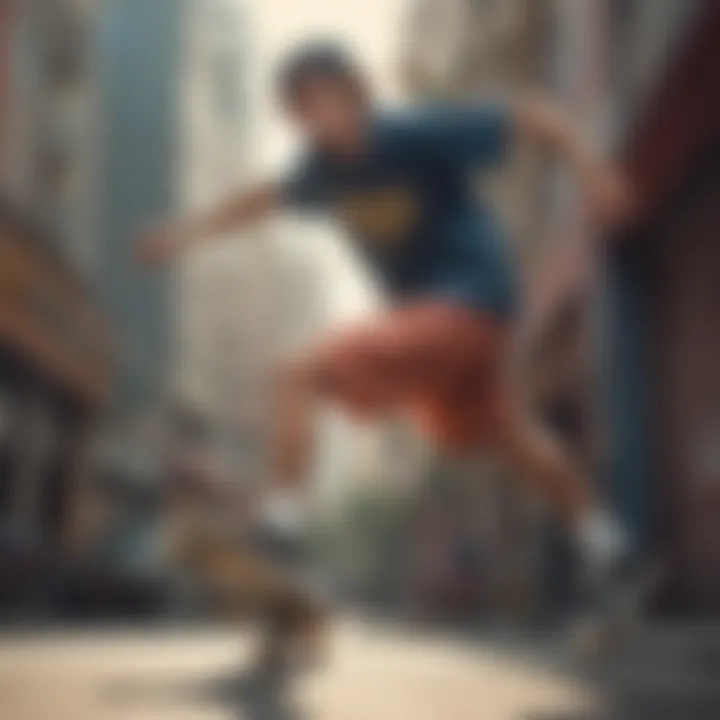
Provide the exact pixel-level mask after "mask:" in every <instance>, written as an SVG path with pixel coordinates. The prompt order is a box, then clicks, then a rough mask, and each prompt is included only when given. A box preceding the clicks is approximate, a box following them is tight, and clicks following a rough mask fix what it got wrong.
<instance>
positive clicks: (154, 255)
mask: <svg viewBox="0 0 720 720" xmlns="http://www.w3.org/2000/svg"><path fill="white" fill-rule="evenodd" d="M180 250H181V242H180V233H179V232H178V230H177V228H175V227H173V226H170V225H166V226H162V227H160V228H158V229H155V230H152V231H150V232H149V233H147V234H145V235H142V236H141V237H140V238H139V240H138V241H137V243H136V244H135V247H134V250H133V254H134V257H135V260H136V261H137V262H138V263H140V264H142V265H145V266H148V267H154V266H157V265H160V264H162V263H164V262H167V261H168V260H171V259H172V258H173V257H174V256H175V255H177V254H178V252H179V251H180Z"/></svg>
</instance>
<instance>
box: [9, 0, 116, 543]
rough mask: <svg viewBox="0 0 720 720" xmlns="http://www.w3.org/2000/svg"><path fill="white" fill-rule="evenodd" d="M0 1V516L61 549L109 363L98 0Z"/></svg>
mask: <svg viewBox="0 0 720 720" xmlns="http://www.w3.org/2000/svg"><path fill="white" fill-rule="evenodd" d="M2 12H3V24H2V41H1V42H0V57H1V58H2V62H1V69H0V73H1V76H2V78H3V81H2V93H3V96H2V107H3V110H2V121H1V123H0V125H1V127H2V140H1V141H0V145H1V146H2V149H3V150H2V161H1V162H0V254H1V255H2V258H1V259H0V267H1V268H2V270H1V271H0V408H1V411H0V415H1V416H2V423H1V425H2V431H1V432H0V515H1V518H0V527H1V528H2V530H3V537H5V534H4V533H5V532H9V533H10V534H11V535H14V536H15V537H16V538H22V542H21V543H20V544H21V545H22V544H23V543H24V546H25V547H26V548H29V547H34V548H35V549H41V550H42V549H44V550H48V549H49V548H54V549H57V550H60V551H61V552H62V550H63V549H64V547H65V545H64V542H65V541H66V540H67V539H68V538H67V535H68V534H69V533H70V532H71V530H72V526H73V522H72V517H73V508H74V504H75V500H76V497H77V495H78V492H79V490H80V488H81V485H82V482H83V479H84V477H85V474H86V473H85V469H86V467H87V463H88V455H89V448H90V441H91V439H92V428H93V422H94V420H95V419H96V418H97V416H98V415H99V413H100V412H101V411H102V409H103V408H104V406H105V404H106V403H107V400H108V394H109V384H110V376H111V373H112V362H113V333H112V328H111V322H110V320H109V317H108V315H107V314H106V312H105V311H104V310H103V308H102V304H101V302H100V298H99V296H98V294H97V292H96V291H95V289H94V287H93V285H94V271H95V267H96V266H95V260H96V257H95V254H94V253H95V245H94V243H95V239H96V238H95V236H94V232H95V226H94V220H95V216H94V205H95V201H96V195H95V193H94V174H93V168H94V162H95V159H96V151H97V148H96V146H95V145H94V143H93V141H92V139H93V132H92V131H93V128H94V113H95V111H96V108H97V105H96V95H95V87H96V86H95V82H96V76H95V65H94V59H93V55H92V49H91V48H92V42H91V37H92V25H93V22H94V19H95V16H94V6H93V5H92V4H89V3H75V2H66V3H55V4H53V5H52V7H48V6H47V5H46V4H44V3H37V2H32V1H27V2H15V3H3V6H2Z"/></svg>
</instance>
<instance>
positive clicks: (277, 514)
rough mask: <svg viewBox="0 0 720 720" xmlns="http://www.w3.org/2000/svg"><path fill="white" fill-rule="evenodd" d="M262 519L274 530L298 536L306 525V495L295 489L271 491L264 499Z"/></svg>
mask: <svg viewBox="0 0 720 720" xmlns="http://www.w3.org/2000/svg"><path fill="white" fill-rule="evenodd" d="M262 517H263V520H264V522H265V523H266V524H267V526H268V527H270V528H271V529H272V530H275V531H276V532H279V533H282V534H283V535H298V534H299V533H300V532H301V531H302V529H303V526H304V523H305V504H304V494H303V493H302V491H298V490H295V489H293V488H276V489H274V490H271V491H270V492H269V493H268V494H267V495H266V496H265V498H264V499H263V504H262Z"/></svg>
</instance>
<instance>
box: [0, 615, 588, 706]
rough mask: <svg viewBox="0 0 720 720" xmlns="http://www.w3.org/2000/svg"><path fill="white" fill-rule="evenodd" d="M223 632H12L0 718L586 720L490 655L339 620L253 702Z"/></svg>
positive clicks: (470, 646)
mask: <svg viewBox="0 0 720 720" xmlns="http://www.w3.org/2000/svg"><path fill="white" fill-rule="evenodd" d="M250 651H251V642H250V639H249V638H248V637H247V636H246V635H242V634H240V633H239V632H237V631H235V630H233V629H231V628H228V629H212V630H198V629H194V630H188V629H185V630H178V629H162V630H157V629H151V630H145V631H144V630H137V629H136V630H133V631H122V630H113V631H104V632H83V633H71V632H65V633H63V632H56V633H54V634H52V635H48V634H47V633H44V634H43V633H39V632H37V633H34V634H32V635H31V636H29V635H27V634H22V633H20V634H15V635H11V636H6V637H5V638H4V639H2V640H0V720H116V719H120V718H122V719H123V720H126V719H131V720H145V719H146V718H147V719H149V718H153V719H154V720H158V719H159V720H185V719H188V720H189V719H190V718H192V719H193V720H206V719H207V720H210V719H211V718H212V719H213V720H215V719H217V720H220V719H226V718H232V719H236V720H301V719H303V718H307V720H369V719H371V718H372V719H373V720H382V719H384V718H388V720H404V719H405V718H407V719H408V720H471V719H472V720H476V719H479V718H488V719H489V720H504V719H508V720H510V719H513V720H515V719H518V720H519V719H522V720H536V719H537V720H547V719H549V718H552V719H555V718H558V719H564V718H578V717H588V716H589V713H590V712H592V710H593V708H594V707H596V700H595V698H594V697H593V694H592V693H591V692H590V691H589V690H588V689H586V688H585V687H584V686H583V684H582V683H580V682H579V681H577V680H569V679H565V678H563V677H560V676H557V675H555V674H554V673H553V672H551V671H550V670H547V671H546V670H544V669H542V667H538V665H537V663H527V664H526V663H524V662H522V661H521V660H519V659H517V658H516V657H514V655H513V653H510V654H509V655H507V656H503V654H502V653H498V652H496V650H495V649H494V648H493V647H492V646H488V647H483V645H482V643H480V644H479V645H478V644H476V643H474V642H459V641H457V640H454V639H448V638H442V637H430V636H423V635H420V634H418V633H413V632H410V631H401V630H393V629H392V628H388V627H385V626H381V625H378V624H374V623H370V622H361V621H358V620H345V621H343V622H342V623H341V624H340V626H339V628H338V629H337V630H336V633H335V635H334V639H333V657H332V662H331V663H330V664H329V665H328V667H327V668H326V669H324V670H320V671H318V672H316V673H315V674H312V675H310V676H308V677H306V678H304V679H302V680H301V681H299V682H295V683H293V684H292V685H290V686H288V687H286V688H285V689H284V691H283V692H279V691H278V689H277V688H275V689H274V690H272V691H268V692H262V693H261V692H259V691H258V690H257V688H256V687H255V686H254V684H251V683H249V682H247V680H246V679H245V678H244V677H243V671H244V668H245V667H246V665H247V662H248V658H249V654H250Z"/></svg>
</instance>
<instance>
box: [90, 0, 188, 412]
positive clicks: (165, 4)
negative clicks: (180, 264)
mask: <svg viewBox="0 0 720 720" xmlns="http://www.w3.org/2000/svg"><path fill="white" fill-rule="evenodd" d="M101 9H102V12H101V14H100V17H101V24H100V29H99V38H98V43H99V48H98V54H99V57H100V62H101V77H100V92H101V105H102V117H101V141H102V152H103V158H102V167H103V169H102V173H101V178H102V179H101V182H102V190H101V193H100V195H101V203H102V207H101V208H100V215H101V218H102V219H101V229H100V233H101V242H102V243H103V245H104V247H103V252H102V261H101V271H100V280H101V285H102V287H103V289H104V292H105V294H106V301H107V302H108V305H109V306H110V308H111V311H112V312H113V314H114V316H115V318H116V321H117V324H118V327H119V330H120V334H121V345H122V347H121V356H122V357H121V366H120V372H119V376H118V389H119V394H120V399H121V402H122V404H125V405H128V404H129V405H131V406H132V405H136V404H138V403H140V404H142V403H144V402H145V401H146V399H147V398H148V397H151V396H152V395H154V394H156V393H157V391H158V390H159V389H160V388H161V387H162V378H163V375H164V371H165V370H166V369H167V364H168V356H169V353H170V351H171V342H172V337H171V324H170V315H169V300H170V298H169V295H170V278H169V276H168V274H167V273H166V272H165V273H163V272H162V271H161V272H157V273H156V272H153V273H149V272H147V271H143V270H142V269H138V268H137V267H136V266H135V265H134V263H133V260H132V252H131V250H132V242H133V240H134V239H135V237H136V236H137V234H138V232H139V231H141V230H142V229H143V228H146V227H147V226H148V225H149V224H152V223H153V222H156V221H157V220H158V219H159V218H162V217H163V216H165V215H167V214H168V212H169V211H170V210H171V208H172V205H173V199H174V188H175V180H174V179H175V174H176V169H175V166H174V161H175V158H176V157H177V152H176V150H177V147H176V145H177V141H178V136H179V134H178V131H177V127H178V106H179V90H180V72H179V68H180V62H179V60H180V52H181V47H180V39H181V26H182V18H183V14H184V11H185V0H101Z"/></svg>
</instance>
